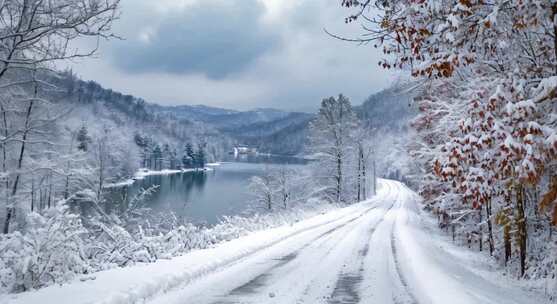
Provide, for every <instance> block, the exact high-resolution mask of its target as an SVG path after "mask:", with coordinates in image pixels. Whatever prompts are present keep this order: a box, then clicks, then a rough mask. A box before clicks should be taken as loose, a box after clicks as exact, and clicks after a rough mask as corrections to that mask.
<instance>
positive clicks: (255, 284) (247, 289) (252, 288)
mask: <svg viewBox="0 0 557 304" xmlns="http://www.w3.org/2000/svg"><path fill="white" fill-rule="evenodd" d="M377 208H378V206H373V207H370V208H368V209H366V210H365V211H363V212H362V213H361V214H359V215H358V216H356V217H354V218H352V219H350V220H348V221H347V222H345V223H343V224H341V225H338V226H336V227H333V228H331V229H329V230H327V231H325V232H323V233H321V234H320V235H318V236H317V237H315V238H312V239H311V240H309V241H308V242H307V243H306V244H305V245H303V246H302V247H300V248H298V249H296V250H295V251H293V252H291V253H289V254H287V255H284V256H282V257H280V258H278V259H276V260H277V261H279V262H278V263H276V264H274V265H273V266H271V267H270V268H269V269H267V270H265V271H264V272H263V273H261V274H259V275H258V276H256V277H254V278H253V279H251V280H250V281H248V282H247V283H245V284H243V285H241V286H239V287H236V288H234V289H233V290H232V291H230V292H229V293H228V294H227V295H225V296H224V297H225V298H226V297H230V296H245V295H249V294H255V293H257V291H258V290H259V289H261V288H263V287H265V286H266V283H267V280H268V279H269V278H270V277H272V272H274V271H275V270H276V269H278V268H281V267H283V266H285V265H287V264H288V263H290V262H292V261H293V260H295V259H296V257H297V256H298V255H299V254H300V252H302V251H303V250H304V249H307V248H308V247H309V246H311V245H314V244H315V242H317V241H320V240H323V239H324V238H326V237H328V236H330V235H331V234H333V233H334V232H336V231H338V230H339V229H342V228H344V227H346V226H347V225H349V224H351V223H353V222H355V221H356V220H358V219H361V218H362V217H364V216H365V215H367V214H369V213H370V212H371V211H373V210H375V209H377ZM334 248H335V246H332V247H331V248H329V249H328V250H327V251H326V252H325V253H324V255H323V257H325V256H327V255H328V254H329V253H330V252H331V251H332V250H333V249H334ZM232 303H246V302H245V301H240V302H238V301H236V300H220V301H217V302H214V304H232Z"/></svg>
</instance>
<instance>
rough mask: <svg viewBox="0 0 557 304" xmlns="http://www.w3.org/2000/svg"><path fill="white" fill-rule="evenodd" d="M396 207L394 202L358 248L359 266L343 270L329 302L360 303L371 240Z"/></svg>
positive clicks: (331, 303)
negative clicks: (351, 269) (354, 269)
mask: <svg viewBox="0 0 557 304" xmlns="http://www.w3.org/2000/svg"><path fill="white" fill-rule="evenodd" d="M393 207H394V202H393V203H392V204H391V206H390V207H389V208H388V209H387V211H386V212H385V214H384V215H383V217H381V220H379V221H378V222H377V223H376V224H375V225H373V227H372V228H371V229H370V230H369V232H368V237H367V238H366V239H367V240H368V241H367V242H366V243H365V245H364V247H363V248H362V249H360V250H358V263H357V264H359V268H358V270H357V271H356V272H353V271H352V272H341V273H340V275H339V278H338V280H337V282H336V285H335V288H334V289H333V292H332V294H331V296H330V298H329V300H328V303H329V304H355V303H360V301H361V298H360V294H359V292H358V288H359V286H360V284H361V283H362V282H363V280H364V259H365V258H366V257H367V256H368V254H369V250H370V244H371V240H372V238H373V235H374V234H375V231H376V230H377V227H379V225H381V223H383V222H384V221H385V215H386V214H387V213H389V211H391V209H392V208H393Z"/></svg>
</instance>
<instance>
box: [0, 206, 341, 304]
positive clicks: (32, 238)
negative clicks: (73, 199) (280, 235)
mask: <svg viewBox="0 0 557 304" xmlns="http://www.w3.org/2000/svg"><path fill="white" fill-rule="evenodd" d="M67 205H68V204H67V203H66V201H61V202H59V203H58V204H57V205H56V206H55V207H53V208H50V209H47V210H46V211H45V212H44V213H43V214H38V213H31V214H29V215H28V216H27V218H26V222H25V225H24V229H23V230H22V231H18V232H14V233H10V234H6V235H0V294H1V293H10V292H22V291H26V290H30V289H38V288H42V287H46V286H48V285H52V284H61V283H64V282H67V281H69V280H72V279H74V278H76V277H77V276H79V275H84V274H90V273H93V272H97V271H101V270H105V269H110V268H114V267H125V266H130V265H133V264H136V263H149V262H154V261H156V260H158V259H168V258H172V257H175V256H178V255H181V254H183V253H186V252H188V251H191V250H192V249H201V248H207V247H209V246H212V245H214V244H217V243H220V242H223V241H228V240H232V239H235V238H238V237H240V236H243V235H246V234H248V233H249V232H252V231H257V230H261V229H266V228H269V227H277V226H280V225H284V224H291V223H294V222H297V221H299V220H301V219H304V218H307V217H310V216H312V215H316V214H319V213H322V212H324V211H326V210H328V209H332V208H336V206H335V205H331V204H320V203H317V202H312V203H308V204H306V205H303V206H302V205H300V206H298V207H296V208H291V209H282V210H277V211H275V212H273V213H265V214H255V215H253V216H251V217H241V216H234V217H226V218H224V219H223V220H222V221H221V223H219V224H217V225H215V226H212V227H198V226H194V225H192V224H191V223H180V222H179V221H177V220H173V221H171V223H165V225H153V224H151V223H149V222H147V221H145V222H143V223H142V224H138V225H137V226H135V227H126V228H124V227H125V225H123V224H122V223H118V222H117V221H113V220H107V219H103V218H102V217H100V216H99V217H98V218H95V219H93V220H91V219H88V221H87V223H84V221H82V220H81V218H80V216H79V215H76V214H73V213H72V212H71V211H70V209H69V208H68V206H67ZM168 218H174V217H173V216H169V217H167V219H168ZM174 219H175V218H174Z"/></svg>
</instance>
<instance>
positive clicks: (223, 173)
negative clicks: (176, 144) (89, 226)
mask: <svg viewBox="0 0 557 304" xmlns="http://www.w3.org/2000/svg"><path fill="white" fill-rule="evenodd" d="M304 164H305V161H304V160H302V159H299V158H292V157H277V156H270V157H261V156H251V155H242V156H241V157H240V158H232V159H229V160H227V161H226V162H223V163H222V164H221V165H220V166H214V167H212V168H213V170H212V171H205V172H202V171H200V172H186V173H178V174H172V175H159V176H146V177H145V179H142V180H137V181H136V182H135V183H134V184H133V185H130V186H124V187H121V188H114V189H110V192H111V194H110V201H112V202H117V203H118V202H119V203H121V204H123V203H124V202H123V201H122V197H124V196H125V195H124V194H126V195H127V197H128V198H131V197H133V196H135V195H136V194H137V193H138V192H139V190H140V189H141V188H143V189H147V188H149V187H151V186H154V185H158V186H159V188H158V189H157V190H156V191H155V193H153V194H152V195H151V196H149V197H148V198H147V199H146V201H145V204H144V206H145V207H148V208H150V209H152V211H153V212H166V211H173V212H174V213H175V214H176V215H177V216H178V217H180V218H182V217H183V218H186V219H188V220H189V221H191V222H193V223H196V224H207V225H211V224H215V223H217V222H218V221H219V219H220V218H222V216H230V215H240V214H246V213H249V212H253V207H254V206H250V205H251V204H250V201H251V199H252V197H251V196H250V194H249V193H248V190H247V187H248V184H249V180H250V178H251V177H253V176H256V175H260V174H262V173H263V172H264V170H265V169H266V168H273V167H278V166H283V165H288V166H303V165H304Z"/></svg>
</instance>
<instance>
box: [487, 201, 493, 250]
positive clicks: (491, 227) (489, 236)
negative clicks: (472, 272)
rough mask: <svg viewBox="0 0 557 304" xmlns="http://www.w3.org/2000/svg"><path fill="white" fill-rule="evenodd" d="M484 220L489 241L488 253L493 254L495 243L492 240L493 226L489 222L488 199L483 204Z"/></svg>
mask: <svg viewBox="0 0 557 304" xmlns="http://www.w3.org/2000/svg"><path fill="white" fill-rule="evenodd" d="M485 212H486V220H487V233H488V236H487V237H488V242H489V255H493V251H494V250H495V244H494V242H493V226H492V224H491V200H488V201H487V203H486V205H485Z"/></svg>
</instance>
